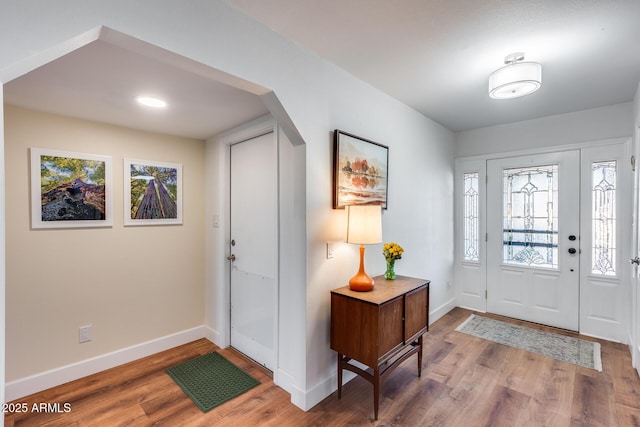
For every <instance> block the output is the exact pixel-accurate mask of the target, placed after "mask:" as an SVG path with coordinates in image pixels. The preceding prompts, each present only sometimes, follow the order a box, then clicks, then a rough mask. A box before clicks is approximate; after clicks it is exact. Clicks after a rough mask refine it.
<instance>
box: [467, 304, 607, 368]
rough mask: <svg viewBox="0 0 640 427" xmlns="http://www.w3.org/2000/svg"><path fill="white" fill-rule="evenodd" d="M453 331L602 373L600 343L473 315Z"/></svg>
mask: <svg viewBox="0 0 640 427" xmlns="http://www.w3.org/2000/svg"><path fill="white" fill-rule="evenodd" d="M456 331H458V332H463V333H465V334H469V335H473V336H474V337H478V338H484V339H486V340H489V341H494V342H497V343H500V344H504V345H508V346H510V347H515V348H520V349H522V350H526V351H530V352H532V353H537V354H541V355H543V356H547V357H551V358H554V359H557V360H562V361H563V362H569V363H573V364H574V365H578V366H583V367H585V368H590V369H595V370H596V371H599V372H602V359H601V358H600V343H597V342H591V341H585V340H581V339H579V338H573V337H567V336H564V335H560V334H555V333H553V332H546V331H541V330H538V329H533V328H528V327H526V326H520V325H513V324H511V323H506V322H502V321H500V320H496V319H491V318H489V317H483V316H476V315H475V314H472V315H471V316H469V318H468V319H467V320H465V321H464V322H463V323H462V324H461V325H460V326H458V327H457V328H456Z"/></svg>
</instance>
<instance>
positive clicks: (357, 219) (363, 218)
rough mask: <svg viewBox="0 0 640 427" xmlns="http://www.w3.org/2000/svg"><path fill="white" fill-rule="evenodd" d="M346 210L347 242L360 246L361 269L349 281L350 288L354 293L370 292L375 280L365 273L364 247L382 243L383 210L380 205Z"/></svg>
mask: <svg viewBox="0 0 640 427" xmlns="http://www.w3.org/2000/svg"><path fill="white" fill-rule="evenodd" d="M345 209H346V214H347V234H346V238H345V241H346V242H347V243H355V244H359V245H360V269H359V270H358V272H357V273H356V275H355V276H353V277H352V278H351V279H350V280H349V288H350V289H352V290H354V291H361V292H363V291H370V290H372V289H373V279H372V278H371V277H369V275H367V273H365V271H364V245H372V244H376V243H380V242H382V208H381V207H380V206H379V205H378V206H374V205H354V206H347V207H346V208H345Z"/></svg>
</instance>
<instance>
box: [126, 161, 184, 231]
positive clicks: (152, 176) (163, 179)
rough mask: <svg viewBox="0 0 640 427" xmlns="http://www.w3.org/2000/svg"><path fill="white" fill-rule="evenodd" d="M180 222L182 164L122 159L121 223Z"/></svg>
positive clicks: (159, 223) (163, 223)
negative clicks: (122, 208)
mask: <svg viewBox="0 0 640 427" xmlns="http://www.w3.org/2000/svg"><path fill="white" fill-rule="evenodd" d="M165 224H182V165H181V164H177V163H164V162H153V161H148V160H135V159H124V225H165Z"/></svg>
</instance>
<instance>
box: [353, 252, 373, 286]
mask: <svg viewBox="0 0 640 427" xmlns="http://www.w3.org/2000/svg"><path fill="white" fill-rule="evenodd" d="M349 289H351V290H352V291H358V292H367V291H370V290H372V289H373V279H372V278H371V277H369V275H368V274H367V273H365V271H364V245H360V269H359V270H358V272H357V273H356V275H355V276H353V277H352V278H351V279H349Z"/></svg>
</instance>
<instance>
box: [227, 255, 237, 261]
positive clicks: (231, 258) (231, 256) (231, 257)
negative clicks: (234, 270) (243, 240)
mask: <svg viewBox="0 0 640 427" xmlns="http://www.w3.org/2000/svg"><path fill="white" fill-rule="evenodd" d="M227 259H228V260H229V261H235V260H236V256H235V255H234V254H231V255H229V256H228V257H227Z"/></svg>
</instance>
